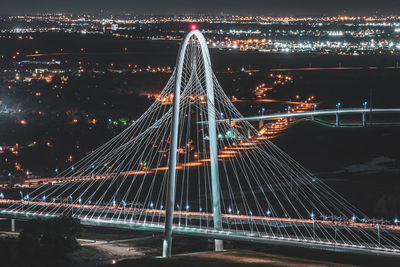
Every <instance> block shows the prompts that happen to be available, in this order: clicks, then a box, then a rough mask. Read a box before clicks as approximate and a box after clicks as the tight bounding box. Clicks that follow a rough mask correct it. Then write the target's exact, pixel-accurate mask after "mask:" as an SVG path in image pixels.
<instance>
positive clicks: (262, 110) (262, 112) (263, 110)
mask: <svg viewBox="0 0 400 267" xmlns="http://www.w3.org/2000/svg"><path fill="white" fill-rule="evenodd" d="M264 112H265V108H262V109H261V115H263V116H264Z"/></svg>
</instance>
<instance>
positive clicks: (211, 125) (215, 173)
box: [203, 48, 224, 251]
mask: <svg viewBox="0 0 400 267" xmlns="http://www.w3.org/2000/svg"><path fill="white" fill-rule="evenodd" d="M206 49H207V48H206ZM207 52H208V50H207ZM205 54H206V55H207V57H205V61H206V62H205V63H206V66H205V73H206V75H205V76H206V90H207V111H208V133H209V135H210V165H211V168H210V169H211V190H212V202H213V203H212V204H213V215H214V229H215V230H222V219H221V201H220V184H219V170H218V148H217V126H216V122H215V112H216V111H215V106H214V84H213V80H212V77H213V76H212V70H211V62H210V57H209V54H208V53H203V55H205ZM223 249H224V245H223V241H222V240H218V239H215V251H222V250H223Z"/></svg>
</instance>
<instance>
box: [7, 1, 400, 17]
mask: <svg viewBox="0 0 400 267" xmlns="http://www.w3.org/2000/svg"><path fill="white" fill-rule="evenodd" d="M0 3H1V8H0V13H1V14H7V13H8V14H9V13H12V14H24V13H33V12H47V11H56V12H74V13H78V12H85V13H88V12H91V13H97V12H99V11H101V10H103V11H104V12H105V13H107V12H112V13H115V14H116V13H122V12H130V13H135V14H142V13H152V14H182V13H209V14H215V15H220V14H240V15H253V14H254V15H255V14H257V15H273V16H277V15H292V16H303V15H313V16H322V15H338V14H340V15H374V14H382V15H385V14H400V2H399V0H380V1H376V0H330V1H326V0H241V1H239V0H13V1H10V0H0Z"/></svg>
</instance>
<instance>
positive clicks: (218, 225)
mask: <svg viewBox="0 0 400 267" xmlns="http://www.w3.org/2000/svg"><path fill="white" fill-rule="evenodd" d="M193 37H195V38H196V39H197V42H198V43H199V45H200V49H201V55H202V57H201V58H202V60H203V67H204V70H203V71H204V76H205V77H204V78H205V87H206V92H207V109H208V126H209V127H208V129H209V138H210V142H209V144H210V170H211V182H212V186H211V190H212V202H213V203H212V208H213V209H212V210H213V217H214V229H215V230H222V219H221V203H220V183H219V171H218V149H217V131H216V122H215V105H214V85H213V73H212V68H211V59H210V53H209V50H208V47H207V42H206V40H205V38H204V36H203V34H202V33H201V32H200V31H199V30H192V31H190V32H189V33H188V34H186V36H185V38H184V39H183V42H182V44H181V47H180V50H179V55H178V59H177V67H176V77H175V89H174V98H173V106H172V128H171V146H170V160H169V166H168V168H169V180H168V186H167V198H166V220H165V237H164V241H163V242H164V243H163V257H170V256H171V251H172V226H173V216H174V215H173V214H174V206H175V195H176V194H175V186H176V161H177V160H176V157H177V149H178V131H179V105H180V96H181V87H182V72H183V65H184V60H185V55H186V52H187V47H188V44H189V42H190V41H191V39H192V38H193ZM192 71H193V70H192ZM215 250H216V251H222V250H223V241H222V240H218V239H216V240H215Z"/></svg>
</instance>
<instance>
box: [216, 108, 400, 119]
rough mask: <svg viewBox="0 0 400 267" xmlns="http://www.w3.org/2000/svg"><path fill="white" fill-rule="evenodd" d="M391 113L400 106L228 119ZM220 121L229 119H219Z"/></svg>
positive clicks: (396, 111) (399, 109) (395, 111)
mask: <svg viewBox="0 0 400 267" xmlns="http://www.w3.org/2000/svg"><path fill="white" fill-rule="evenodd" d="M371 113H374V114H377V113H379V114H391V113H399V114H400V108H373V109H370V108H347V109H339V110H338V109H325V110H316V111H306V112H289V113H275V114H268V115H258V116H252V117H243V118H232V119H229V120H228V121H259V120H268V119H278V118H295V117H313V116H315V117H316V116H330V115H337V114H339V115H341V114H343V115H345V114H347V115H348V114H371ZM218 121H219V122H224V121H227V120H226V119H225V120H218Z"/></svg>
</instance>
